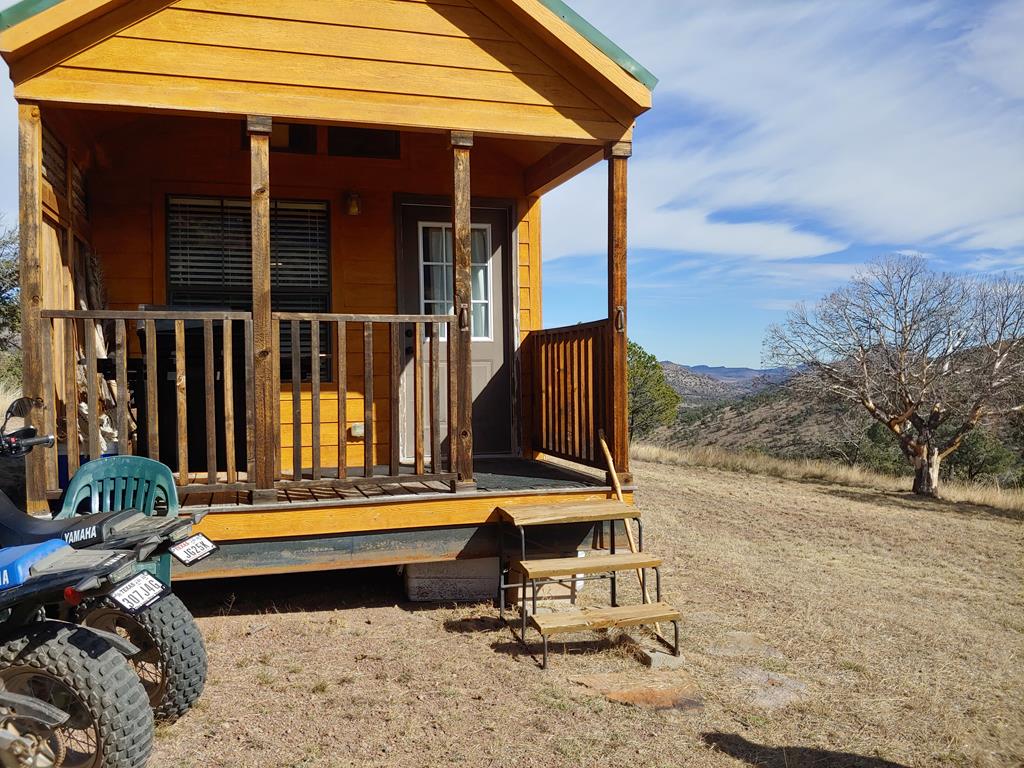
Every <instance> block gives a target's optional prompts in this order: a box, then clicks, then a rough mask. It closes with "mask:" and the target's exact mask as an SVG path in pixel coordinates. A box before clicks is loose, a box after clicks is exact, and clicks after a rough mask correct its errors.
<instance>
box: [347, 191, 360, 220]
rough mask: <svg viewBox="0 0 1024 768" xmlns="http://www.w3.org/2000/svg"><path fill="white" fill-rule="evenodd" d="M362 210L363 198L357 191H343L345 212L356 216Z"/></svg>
mask: <svg viewBox="0 0 1024 768" xmlns="http://www.w3.org/2000/svg"><path fill="white" fill-rule="evenodd" d="M362 212H363V198H362V197H360V196H359V193H358V192H346V193H345V213H347V214H348V215H349V216H358V215H359V214H361V213H362Z"/></svg>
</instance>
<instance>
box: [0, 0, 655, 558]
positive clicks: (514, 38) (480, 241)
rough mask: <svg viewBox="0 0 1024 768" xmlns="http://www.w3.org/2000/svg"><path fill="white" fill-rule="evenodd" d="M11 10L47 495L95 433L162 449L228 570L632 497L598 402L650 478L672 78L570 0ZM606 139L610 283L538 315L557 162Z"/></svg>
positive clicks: (32, 490)
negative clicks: (651, 148)
mask: <svg viewBox="0 0 1024 768" xmlns="http://www.w3.org/2000/svg"><path fill="white" fill-rule="evenodd" d="M0 26H2V27H3V32H2V34H0V50H2V54H3V57H4V59H5V60H6V61H7V63H8V64H9V66H10V74H11V78H12V80H13V81H14V93H15V98H16V99H17V101H18V115H19V151H20V159H19V162H20V165H19V188H20V218H19V225H20V237H21V258H22V266H21V297H22V307H23V316H24V320H23V323H24V331H23V342H24V344H23V346H24V388H25V393H26V394H29V395H33V396H37V397H38V398H40V402H41V405H40V406H39V407H38V408H37V409H36V412H35V413H34V414H33V415H32V417H31V420H32V422H33V423H34V424H36V425H37V426H38V427H39V428H40V430H41V431H44V432H51V433H54V434H56V435H57V437H58V440H57V444H56V445H55V446H54V447H53V448H51V449H47V450H41V451H36V452H35V453H33V454H32V455H31V456H30V457H29V460H28V499H29V505H30V508H31V510H33V511H39V510H43V509H45V508H46V507H47V504H48V503H50V502H51V501H52V500H53V499H54V498H56V497H57V496H59V494H60V490H61V487H62V485H63V484H64V483H65V482H66V478H67V476H68V475H69V474H73V473H74V471H75V470H76V469H77V468H78V466H80V464H81V462H83V461H87V460H90V459H94V458H97V457H99V456H101V455H104V454H108V453H136V454H140V455H146V456H151V457H153V458H157V459H159V460H160V461H163V462H164V463H166V464H168V465H169V466H170V467H171V468H172V470H173V471H174V473H175V476H176V479H177V482H178V485H179V487H178V492H179V497H180V498H181V500H182V503H183V504H184V505H186V506H188V507H195V508H203V509H204V510H205V511H206V512H207V515H206V517H205V518H204V519H203V522H202V523H201V525H200V527H199V530H202V531H203V532H205V533H206V534H207V535H209V536H210V537H211V538H212V539H214V540H216V541H218V542H219V543H220V544H221V546H222V548H223V554H222V556H221V557H218V558H213V559H210V560H207V561H204V562H203V563H201V564H200V565H198V566H196V568H195V569H192V570H190V571H187V572H185V573H182V574H178V576H180V577H182V578H185V577H187V578H209V577H219V576H232V575H244V574H255V573H276V572H285V571H294V570H310V569H319V568H324V569H326V568H343V567H356V566H365V565H382V564H405V563H413V562H434V561H443V560H449V559H457V558H472V557H480V556H487V555H493V554H494V550H495V546H496V545H495V537H494V535H493V532H492V529H493V528H494V526H493V523H495V522H496V520H497V510H498V509H499V508H500V507H501V508H510V507H515V506H517V505H536V504H551V505H557V504H561V503H565V502H574V501H576V502H578V501H586V500H604V499H608V498H610V497H611V494H612V488H611V486H610V480H609V478H608V477H606V476H605V475H603V474H601V471H604V470H605V469H606V468H607V466H608V465H607V462H606V459H605V456H604V452H603V450H602V447H601V445H600V440H599V436H600V435H604V436H606V438H607V444H608V447H609V450H610V455H611V458H612V461H613V463H614V468H615V470H617V471H618V473H619V477H621V478H622V479H623V481H624V490H625V498H626V500H627V502H628V501H630V500H631V498H632V486H631V481H630V478H629V456H628V435H627V427H626V424H627V420H626V411H627V395H626V327H627V320H628V313H627V304H626V199H627V198H626V178H627V164H628V159H629V157H630V154H631V139H632V131H633V125H634V121H635V120H636V118H637V117H638V116H639V115H640V114H641V113H643V112H644V111H645V110H647V109H648V108H649V107H650V103H651V89H652V88H653V87H654V84H655V82H656V81H655V80H654V78H653V77H652V76H651V75H650V73H648V72H647V71H646V70H645V69H644V68H643V67H642V66H640V65H639V64H638V63H637V62H636V61H634V60H633V59H631V58H630V57H629V56H628V55H626V54H625V53H624V52H623V51H622V50H621V49H619V48H618V47H616V46H615V44H614V43H612V42H611V41H610V40H608V39H607V38H606V37H605V36H603V35H602V34H601V33H600V32H598V31H597V30H596V29H594V28H593V27H592V26H590V25H589V24H588V23H587V22H586V21H584V20H583V19H581V18H580V17H579V16H578V15H576V14H575V13H574V12H573V11H572V10H571V9H569V8H568V7H566V6H565V5H564V4H563V3H562V2H561V1H560V0H306V1H305V2H301V3H299V2H287V1H286V0H74V1H72V0H64V2H59V1H58V0H22V2H19V3H17V4H16V5H14V6H12V7H10V8H8V9H7V10H5V11H3V12H2V14H0ZM599 162H604V163H606V164H607V168H608V209H607V218H608V253H607V274H608V311H607V313H606V314H603V315H602V316H601V317H598V318H591V317H581V318H579V320H580V322H579V323H578V324H573V325H570V326H566V327H560V328H545V327H544V323H543V321H542V312H541V306H542V301H541V298H542V296H541V293H542V281H541V261H542V256H541V209H542V199H543V195H544V194H545V193H546V192H547V191H549V190H551V189H552V188H554V187H555V186H557V185H559V184H561V183H562V182H564V181H565V180H567V179H569V178H572V177H573V176H574V175H576V174H578V173H580V172H582V171H583V170H585V169H587V168H589V167H591V166H593V165H595V164H596V163H599ZM598 213H599V212H597V211H595V216H596V215H598ZM580 224H581V225H582V226H585V225H586V223H585V222H580ZM551 459H557V461H552V460H551ZM573 465H580V466H583V467H591V468H596V469H597V470H599V472H597V473H595V472H582V471H577V470H576V469H575V468H574V466H573Z"/></svg>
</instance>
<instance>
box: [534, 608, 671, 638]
mask: <svg viewBox="0 0 1024 768" xmlns="http://www.w3.org/2000/svg"><path fill="white" fill-rule="evenodd" d="M679 618H680V614H679V611H677V610H676V609H675V608H673V607H672V606H671V605H669V604H668V603H647V604H646V605H621V606H619V607H617V608H589V609H588V608H585V609H583V610H582V611H566V612H565V613H561V612H560V613H542V614H538V615H533V616H531V617H530V623H531V624H533V626H534V627H536V629H537V631H538V632H540V633H541V635H543V636H544V637H548V636H550V635H558V634H564V633H566V632H585V631H587V630H593V629H610V628H612V627H635V626H638V625H640V624H656V623H657V622H660V621H666V622H668V621H679Z"/></svg>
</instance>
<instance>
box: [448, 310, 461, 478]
mask: <svg viewBox="0 0 1024 768" xmlns="http://www.w3.org/2000/svg"><path fill="white" fill-rule="evenodd" d="M446 325H447V330H446V333H447V337H446V338H447V339H448V343H447V344H446V345H445V346H446V347H447V352H448V471H449V472H457V471H458V465H459V455H458V454H459V447H458V441H457V440H456V439H455V428H456V419H457V414H458V410H459V391H458V385H457V383H456V375H455V368H456V367H457V366H458V364H459V359H458V352H457V351H456V345H455V329H456V327H457V326H456V321H455V320H454V319H450V320H448V322H447V323H446Z"/></svg>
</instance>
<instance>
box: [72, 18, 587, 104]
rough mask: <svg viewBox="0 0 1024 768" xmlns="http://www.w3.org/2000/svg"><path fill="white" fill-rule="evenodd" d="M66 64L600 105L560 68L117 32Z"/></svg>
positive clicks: (246, 80)
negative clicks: (449, 63)
mask: <svg viewBox="0 0 1024 768" xmlns="http://www.w3.org/2000/svg"><path fill="white" fill-rule="evenodd" d="M64 66H66V67H75V68H80V69H89V70H97V71H106V70H111V71H116V72H134V73H137V74H140V75H141V74H149V75H164V76H173V77H179V78H188V79H197V80H217V81H228V82H239V83H261V84H262V83H270V84H276V85H282V86H298V87H310V88H327V89H337V90H344V91H367V92H370V93H394V94H403V95H407V96H428V97H444V98H449V99H462V100H471V101H481V102H492V101H493V102H500V103H502V104H532V105H536V106H553V107H573V108H577V109H585V110H594V111H595V112H596V110H597V106H596V105H595V104H594V102H593V101H591V100H590V99H588V98H587V97H586V95H585V94H583V93H582V92H581V91H580V90H579V89H577V88H575V87H574V86H572V85H571V84H570V83H569V82H568V81H566V80H565V79H564V78H562V77H561V76H559V75H555V74H550V75H546V74H539V75H534V74H518V73H513V72H508V71H493V70H472V71H469V70H464V69H461V68H459V67H443V68H442V67H438V66H436V65H429V64H422V63H407V62H390V61H367V60H364V59H357V58H344V57H334V56H321V55H313V54H310V53H306V52H302V53H296V52H282V51H268V50H260V49H253V48H228V47H223V46H215V45H209V44H201V45H200V44H193V43H183V42H166V41H163V40H143V39H137V38H132V37H121V36H114V37H112V38H110V39H108V40H105V41H104V42H102V43H101V44H99V45H96V46H94V47H92V48H90V49H88V50H86V51H82V52H81V53H79V54H77V55H75V56H73V57H71V58H70V59H68V60H66V61H65V62H64ZM595 117H597V115H596V114H595Z"/></svg>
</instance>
